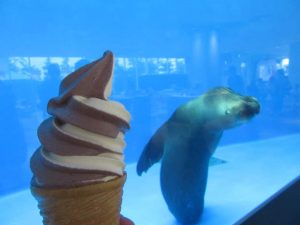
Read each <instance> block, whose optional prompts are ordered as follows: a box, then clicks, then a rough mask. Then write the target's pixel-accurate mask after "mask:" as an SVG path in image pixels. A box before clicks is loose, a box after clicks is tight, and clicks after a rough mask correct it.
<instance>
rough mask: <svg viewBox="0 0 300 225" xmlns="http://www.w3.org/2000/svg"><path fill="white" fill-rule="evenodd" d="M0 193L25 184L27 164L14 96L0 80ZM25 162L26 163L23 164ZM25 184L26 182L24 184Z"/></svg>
mask: <svg viewBox="0 0 300 225" xmlns="http://www.w3.org/2000/svg"><path fill="white" fill-rule="evenodd" d="M0 99H1V102H0V124H1V125H0V146H1V147H0V166H1V169H0V195H1V194H3V193H5V192H8V191H15V189H20V188H21V187H22V185H23V186H24V185H25V182H24V179H23V172H24V171H23V170H24V168H25V166H27V164H26V162H25V160H26V154H27V153H26V151H27V149H26V144H25V140H24V132H23V128H22V126H21V123H20V121H19V118H18V114H17V111H16V101H15V96H14V94H13V92H12V90H11V88H10V87H9V86H7V85H6V84H5V83H4V81H1V80H0ZM25 164H26V165H25ZM26 185H27V184H26Z"/></svg>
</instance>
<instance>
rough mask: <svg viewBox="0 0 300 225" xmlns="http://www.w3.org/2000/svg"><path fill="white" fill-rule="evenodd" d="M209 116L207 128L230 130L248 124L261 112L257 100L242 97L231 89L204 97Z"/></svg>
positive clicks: (221, 89)
mask: <svg viewBox="0 0 300 225" xmlns="http://www.w3.org/2000/svg"><path fill="white" fill-rule="evenodd" d="M203 102H204V104H205V107H206V109H207V114H208V115H209V118H210V119H209V120H207V126H210V127H212V128H218V129H229V128H233V127H236V126H239V125H241V124H244V123H246V122H248V121H249V120H250V119H252V118H253V117H254V116H255V115H257V114H258V113H259V111H260V105H259V102H258V101H257V99H256V98H254V97H251V96H242V95H240V94H238V93H236V92H234V91H233V90H232V89H230V88H225V87H218V88H214V89H211V90H209V91H208V92H207V93H206V94H205V95H204V97H203Z"/></svg>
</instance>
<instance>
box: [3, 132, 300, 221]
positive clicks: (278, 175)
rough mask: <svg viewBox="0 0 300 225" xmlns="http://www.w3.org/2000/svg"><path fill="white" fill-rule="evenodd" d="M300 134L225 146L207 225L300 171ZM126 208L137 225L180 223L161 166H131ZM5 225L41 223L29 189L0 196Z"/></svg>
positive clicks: (233, 214)
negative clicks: (166, 195) (164, 189)
mask: <svg viewBox="0 0 300 225" xmlns="http://www.w3.org/2000/svg"><path fill="white" fill-rule="evenodd" d="M299 146H300V134H297V135H291V136H284V137H279V138H274V139H269V140H264V141H257V142H249V143H243V144H236V145H230V146H225V147H220V148H219V149H218V150H217V152H216V153H215V156H216V157H217V158H219V159H223V160H225V161H226V163H223V164H219V165H215V166H212V167H210V170H209V180H208V186H207V193H206V204H205V210H204V214H203V217H202V220H201V224H215V225H220V224H222V225H227V224H228V225H231V224H234V223H235V222H237V221H238V220H239V219H241V218H242V217H243V216H245V215H246V214H247V213H249V212H250V211H251V210H253V209H254V208H256V207H257V206H258V205H259V204H261V203H262V202H263V201H265V200H266V199H267V198H269V197H270V196H271V195H273V194H274V193H275V192H277V191H278V190H279V189H280V188H282V187H283V186H284V185H286V184H287V183H288V182H289V181H291V180H292V179H294V178H295V177H296V176H298V175H299V172H300V163H299V162H300V151H299ZM127 172H128V179H127V182H126V185H125V189H124V198H123V206H122V213H123V214H124V215H125V216H128V217H129V218H131V219H132V220H134V221H135V223H136V225H176V224H177V223H176V222H175V220H174V218H173V216H172V215H171V214H170V213H169V211H168V209H167V207H166V205H165V202H164V200H163V198H162V195H161V192H160V187H159V165H156V166H154V167H153V168H151V169H150V171H149V172H148V173H147V174H144V175H143V176H142V177H138V176H137V175H136V173H135V164H130V165H128V166H127ZM0 212H1V213H0V221H1V224H5V225H41V224H42V222H41V218H40V216H39V214H38V210H37V207H36V202H35V200H34V199H33V198H32V197H31V195H30V191H29V190H24V191H21V192H18V193H15V194H11V195H8V196H4V197H2V198H0Z"/></svg>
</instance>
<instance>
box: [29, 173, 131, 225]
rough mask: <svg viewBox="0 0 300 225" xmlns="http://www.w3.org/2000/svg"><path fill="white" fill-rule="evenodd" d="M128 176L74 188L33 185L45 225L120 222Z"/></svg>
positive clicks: (84, 224)
mask: <svg viewBox="0 0 300 225" xmlns="http://www.w3.org/2000/svg"><path fill="white" fill-rule="evenodd" d="M125 179H126V175H123V176H122V177H118V178H116V179H114V180H111V181H108V182H102V183H95V184H91V185H85V186H80V187H74V188H51V189H49V188H48V189H47V188H40V187H35V186H31V193H32V195H33V196H34V197H35V198H36V199H37V201H38V207H39V209H40V214H41V215H42V217H43V224H44V225H119V223H120V210H121V202H122V193H123V185H124V183H125Z"/></svg>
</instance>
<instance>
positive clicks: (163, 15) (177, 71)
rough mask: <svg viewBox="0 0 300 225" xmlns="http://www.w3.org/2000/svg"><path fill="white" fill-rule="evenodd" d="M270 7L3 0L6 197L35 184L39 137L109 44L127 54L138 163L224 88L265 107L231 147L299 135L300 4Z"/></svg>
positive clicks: (0, 82) (120, 92)
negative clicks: (166, 131) (64, 89)
mask: <svg viewBox="0 0 300 225" xmlns="http://www.w3.org/2000/svg"><path fill="white" fill-rule="evenodd" d="M267 3H268V4H267ZM271 3H272V4H271ZM261 4H262V3H261V2H260V1H258V0H257V1H254V2H253V1H244V2H243V3H241V2H240V1H224V2H223V3H222V4H221V3H220V4H217V2H216V1H204V2H202V3H199V2H196V1H191V2H190V3H183V2H180V1H175V2H174V3H171V2H160V1H153V2H151V3H150V2H147V3H146V2H137V1H109V2H107V3H103V2H102V1H100V2H99V1H89V2H86V3H85V2H82V1H67V0H63V1H45V2H44V3H41V2H40V1H37V0H31V1H30V0H28V1H1V3H0V21H1V22H0V24H1V27H2V28H1V29H2V30H3V31H5V32H3V33H2V34H1V37H0V49H2V50H1V51H0V99H1V101H0V120H1V121H0V124H1V129H0V132H1V134H0V143H1V145H0V149H1V151H0V176H1V180H0V194H1V195H3V194H6V193H8V192H13V191H16V190H20V189H24V188H27V187H28V185H29V182H30V179H31V172H30V169H29V160H30V157H31V155H32V153H33V152H34V151H35V150H36V149H37V148H38V147H39V145H40V144H39V140H38V138H37V135H36V130H37V128H38V126H39V124H40V122H41V121H42V120H44V119H45V118H47V117H48V116H49V115H48V114H47V112H46V105H47V101H48V99H49V98H51V97H54V96H56V95H57V93H58V85H59V81H60V80H61V79H62V78H63V77H65V76H66V75H67V74H69V73H70V72H72V71H74V70H75V69H76V68H78V67H80V66H82V65H84V64H86V63H88V62H90V61H92V60H95V59H96V58H98V57H100V56H101V55H102V53H103V51H105V50H107V49H110V50H112V51H113V52H114V53H115V56H116V58H115V72H114V81H113V93H112V96H111V99H113V100H117V101H119V102H121V103H123V104H124V105H125V106H126V108H127V109H128V111H129V112H130V113H131V115H132V122H131V129H130V131H129V132H128V133H127V134H126V141H127V147H126V150H125V155H126V162H127V163H133V162H136V160H137V159H138V157H139V154H140V152H141V151H142V150H143V147H144V145H145V144H146V143H147V141H148V140H149V138H150V137H151V135H152V134H153V133H154V132H155V130H156V129H157V128H158V127H159V126H160V125H161V124H162V123H163V122H164V121H166V120H167V119H168V118H169V117H170V115H171V114H172V113H173V111H174V110H175V109H176V108H177V107H178V106H179V105H181V104H183V103H185V102H187V101H188V100H190V99H193V98H195V97H197V96H199V95H201V94H202V93H204V92H205V91H207V90H208V89H210V88H212V87H215V86H227V87H230V88H232V89H234V90H235V91H237V92H239V93H240V94H243V95H251V96H254V97H256V98H257V99H258V100H259V102H260V104H261V112H260V114H259V115H258V116H257V117H256V118H255V119H253V120H252V121H251V122H250V123H248V124H246V125H244V126H241V127H238V128H235V129H232V130H228V131H226V132H225V133H224V136H223V138H222V140H221V143H220V144H221V145H228V144H233V143H239V142H249V141H257V140H262V139H268V138H272V137H276V136H282V135H289V134H293V133H298V132H300V122H299V121H300V115H299V114H300V110H299V106H300V86H299V85H300V84H299V82H298V81H299V79H300V78H299V76H300V75H299V73H298V71H299V68H300V67H299V60H300V54H299V42H297V41H299V35H300V31H299V28H298V27H300V17H299V15H298V14H297V12H296V11H295V9H297V7H298V3H295V1H292V0H290V1H275V2H274V1H266V3H265V5H263V6H261ZM278 18H281V20H278ZM291 20H292V21H293V23H290V21H291ZM274 24H275V25H276V26H275V25H274ZM51 66H52V68H53V67H55V68H57V70H55V69H54V70H53V69H51Z"/></svg>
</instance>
